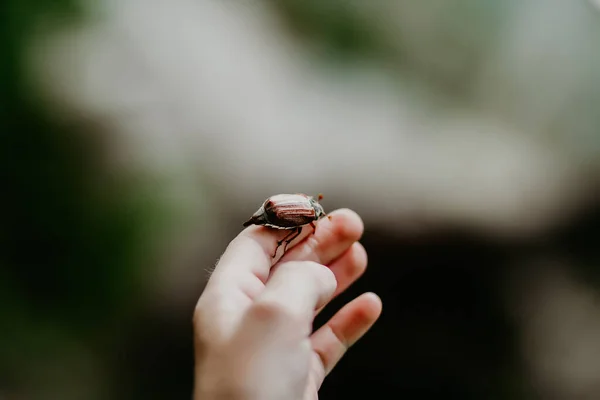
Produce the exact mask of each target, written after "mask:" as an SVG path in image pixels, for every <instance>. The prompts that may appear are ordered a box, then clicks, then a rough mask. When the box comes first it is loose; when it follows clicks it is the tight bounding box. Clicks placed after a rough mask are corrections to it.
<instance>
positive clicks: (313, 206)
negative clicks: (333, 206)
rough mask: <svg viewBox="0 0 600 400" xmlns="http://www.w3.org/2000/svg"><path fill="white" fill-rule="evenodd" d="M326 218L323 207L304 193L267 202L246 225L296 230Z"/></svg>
mask: <svg viewBox="0 0 600 400" xmlns="http://www.w3.org/2000/svg"><path fill="white" fill-rule="evenodd" d="M323 216H325V211H324V210H323V207H322V206H321V205H320V204H319V202H318V201H317V200H315V199H314V198H313V197H312V196H308V195H305V194H302V193H297V194H278V195H275V196H271V197H269V198H268V199H266V200H265V202H264V203H263V204H262V205H261V206H260V208H259V209H258V210H257V211H256V212H255V213H254V215H253V216H252V218H250V219H249V220H248V221H246V222H245V223H244V226H249V225H264V226H268V227H271V228H276V229H294V228H298V227H301V226H304V225H308V224H310V223H311V222H314V221H316V220H318V219H320V218H322V217H323Z"/></svg>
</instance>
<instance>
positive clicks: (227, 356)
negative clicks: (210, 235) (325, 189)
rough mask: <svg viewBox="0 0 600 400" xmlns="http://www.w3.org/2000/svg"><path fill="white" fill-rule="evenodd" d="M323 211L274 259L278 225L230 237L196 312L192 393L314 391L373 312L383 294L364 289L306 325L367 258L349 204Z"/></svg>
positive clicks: (272, 398) (212, 398)
mask: <svg viewBox="0 0 600 400" xmlns="http://www.w3.org/2000/svg"><path fill="white" fill-rule="evenodd" d="M329 215H330V217H331V218H323V219H321V220H319V221H318V222H317V223H316V226H317V228H316V231H315V233H314V234H313V229H312V228H307V229H303V230H302V233H301V235H300V236H299V237H298V238H296V239H295V240H294V241H293V242H292V243H290V245H289V246H288V249H287V252H286V253H285V255H283V257H281V255H279V257H281V259H279V260H273V259H272V255H273V252H274V250H275V247H276V246H277V240H279V239H281V238H280V235H281V234H282V233H281V231H278V230H274V229H269V228H265V227H262V226H250V227H248V228H246V229H244V230H243V231H242V232H241V233H240V234H239V235H238V236H237V237H236V238H235V239H234V240H233V241H232V242H231V243H230V244H229V246H228V247H227V249H226V251H225V253H224V254H223V256H222V257H221V258H220V260H219V262H218V264H217V266H216V268H215V270H214V272H213V274H212V275H211V277H210V279H209V281H208V283H207V286H206V288H205V290H204V292H203V293H202V295H201V296H200V299H199V300H198V304H197V306H196V309H195V312H194V338H195V387H194V399H195V400H217V399H231V400H237V399H244V400H276V399H277V400H279V399H281V400H295V399H298V400H301V399H317V398H318V394H317V392H318V390H319V388H320V387H321V384H322V383H323V380H324V379H325V377H326V376H327V375H328V374H329V373H330V372H331V370H332V369H333V368H334V367H335V365H336V364H337V363H338V362H339V360H340V359H341V358H342V357H343V356H344V354H345V353H346V352H347V350H348V349H349V348H350V347H351V346H352V345H354V344H355V343H356V342H357V341H358V340H359V339H360V338H361V337H362V336H363V335H364V334H365V333H366V332H367V331H368V330H369V329H370V328H371V326H372V325H373V324H374V323H375V321H376V320H377V318H379V315H380V314H381V309H382V304H381V300H380V299H379V297H378V296H377V295H375V294H374V293H364V294H362V295H361V296H359V297H357V298H355V299H354V300H352V301H351V302H349V303H348V304H346V305H345V306H344V307H343V308H342V309H341V310H339V311H338V312H337V313H336V314H335V315H334V316H333V317H332V318H331V319H330V320H329V321H328V322H327V323H326V324H325V325H323V327H321V328H319V329H318V330H317V331H315V332H312V323H313V320H314V317H315V316H316V315H317V314H318V313H319V312H320V311H321V310H322V309H323V307H324V306H326V305H327V303H329V302H330V301H331V300H332V299H333V298H335V297H336V296H337V295H339V294H340V293H342V292H343V291H345V290H346V289H347V288H348V287H349V286H350V285H351V284H352V283H353V282H354V281H356V279H358V278H359V277H360V276H361V275H362V274H363V273H364V271H365V269H366V267H367V253H366V251H365V249H364V248H363V246H362V245H361V244H360V243H359V242H358V240H359V239H360V237H361V236H362V233H363V223H362V220H361V219H360V217H359V216H358V215H357V214H356V213H355V212H353V211H351V210H348V209H341V210H336V211H334V212H332V213H330V214H329ZM280 251H281V250H280ZM275 261H276V262H275ZM274 262H275V264H273V263H274ZM272 264H273V266H272Z"/></svg>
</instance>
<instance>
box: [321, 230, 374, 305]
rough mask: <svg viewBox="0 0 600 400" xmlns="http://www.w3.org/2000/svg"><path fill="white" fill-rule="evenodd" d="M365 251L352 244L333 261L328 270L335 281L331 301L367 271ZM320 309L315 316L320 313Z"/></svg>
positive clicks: (359, 246)
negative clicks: (335, 286)
mask: <svg viewBox="0 0 600 400" xmlns="http://www.w3.org/2000/svg"><path fill="white" fill-rule="evenodd" d="M367 261H368V260H367V251H366V250H365V248H364V247H363V245H362V244H360V243H359V242H354V243H353V244H352V246H350V248H349V249H348V250H346V252H345V253H344V254H342V256H341V257H339V258H338V259H337V260H335V261H334V262H333V263H332V264H331V265H330V266H329V269H330V270H331V272H333V275H334V276H335V280H336V281H337V288H336V289H335V293H334V294H333V296H332V297H331V300H333V299H334V298H335V297H337V296H338V295H339V294H340V293H342V292H344V291H345V290H346V289H348V287H350V285H352V284H353V283H354V282H356V280H357V279H358V278H360V276H361V275H362V274H364V272H365V270H366V269H367ZM322 309H323V307H321V308H320V309H319V310H318V311H317V314H318V313H320V312H321V310H322Z"/></svg>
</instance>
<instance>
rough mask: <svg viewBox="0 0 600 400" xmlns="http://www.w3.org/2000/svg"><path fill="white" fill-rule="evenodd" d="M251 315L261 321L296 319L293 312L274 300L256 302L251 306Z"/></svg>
mask: <svg viewBox="0 0 600 400" xmlns="http://www.w3.org/2000/svg"><path fill="white" fill-rule="evenodd" d="M251 313H252V315H253V317H255V318H257V319H259V320H263V321H292V320H295V319H297V318H298V316H296V315H295V313H294V312H293V310H291V309H289V308H288V307H286V306H285V304H283V303H282V302H279V301H277V300H274V299H262V300H257V301H256V302H255V303H254V304H253V305H252V309H251Z"/></svg>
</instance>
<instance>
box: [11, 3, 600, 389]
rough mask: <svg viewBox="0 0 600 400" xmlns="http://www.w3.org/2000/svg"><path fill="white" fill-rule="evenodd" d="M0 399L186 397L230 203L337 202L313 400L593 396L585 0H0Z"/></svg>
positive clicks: (597, 63) (597, 156)
mask: <svg viewBox="0 0 600 400" xmlns="http://www.w3.org/2000/svg"><path fill="white" fill-rule="evenodd" d="M0 9H1V10H2V11H1V12H0V57H1V58H0V60H1V63H0V135H1V136H0V137H1V142H0V163H1V168H0V171H2V172H1V173H2V178H3V179H2V180H3V182H4V183H5V185H4V190H3V193H2V196H1V199H2V200H1V209H2V210H3V216H4V217H3V221H2V224H1V226H2V230H1V231H0V240H1V241H0V243H1V246H2V247H1V249H0V318H1V320H2V328H1V329H0V332H1V333H0V399H2V400H4V399H7V400H17V399H18V400H22V399H27V400H29V399H32V400H35V399H61V400H69V399H145V400H146V399H163V398H170V399H174V398H190V396H191V391H192V384H193V382H192V372H193V349H192V331H191V318H192V312H193V308H194V305H195V302H196V300H197V298H198V297H199V295H200V294H201V292H202V288H203V286H204V284H205V281H206V277H207V274H208V271H209V270H210V268H211V267H212V266H213V265H214V263H215V261H216V260H217V258H218V257H219V256H220V255H221V253H222V252H223V251H224V249H225V247H226V245H227V243H228V242H229V241H230V240H231V239H232V238H233V237H234V236H235V235H236V234H237V233H238V232H239V231H240V230H241V223H242V222H243V221H244V220H245V219H247V217H248V215H250V214H251V213H252V212H254V211H255V209H256V207H257V204H260V202H261V201H262V200H263V199H264V198H266V197H268V196H269V195H272V194H275V193H288V192H304V193H311V194H313V193H318V192H322V193H324V194H325V200H324V201H323V205H324V207H325V208H326V210H332V209H335V208H338V207H349V208H352V209H354V210H356V211H357V212H358V213H359V214H360V215H361V216H362V217H363V219H364V222H365V234H364V238H363V240H362V242H363V244H364V245H365V247H366V249H367V251H368V254H369V268H368V270H367V272H366V274H365V275H364V276H363V277H362V278H361V279H360V280H359V281H358V282H357V283H356V284H355V285H354V286H352V287H351V288H350V289H349V290H348V292H347V293H345V294H344V295H342V296H341V297H340V298H338V299H336V300H334V302H333V303H332V304H331V305H330V306H329V307H328V308H327V309H326V310H325V312H323V313H322V315H320V316H319V317H318V319H317V321H316V323H317V325H320V324H322V323H324V321H326V319H327V318H329V317H331V316H332V315H333V313H334V312H335V311H336V310H337V309H339V308H340V307H341V306H342V305H343V304H345V303H346V302H347V301H349V300H350V299H352V298H353V297H355V296H357V295H358V294H360V293H362V292H364V291H374V292H376V293H377V294H379V295H380V296H381V298H382V300H383V305H384V307H383V314H382V317H381V319H380V320H379V322H378V323H377V324H376V325H375V327H374V328H373V330H372V331H370V332H369V333H368V334H367V335H366V336H365V337H364V339H363V340H361V341H360V342H359V343H358V344H357V345H356V346H355V347H353V348H352V349H351V350H350V351H349V353H348V354H347V356H346V357H345V358H344V360H342V362H341V363H340V364H339V365H338V366H337V368H336V369H335V370H334V371H333V373H332V374H331V375H330V376H329V377H328V379H326V381H325V383H324V385H323V387H322V390H321V393H320V398H322V399H341V398H346V399H354V398H356V399H359V398H365V397H368V396H371V397H376V398H407V399H429V398H444V399H498V400H500V399H544V400H545V399H551V400H554V399H556V400H566V399H578V400H579V399H590V400H591V399H599V398H600V251H599V250H598V246H599V245H600V196H599V194H600V191H599V186H600V185H599V183H600V179H599V178H600V134H599V133H598V132H599V130H600V113H599V112H598V105H599V104H600V72H599V71H600V52H599V51H598V41H599V40H600V5H599V3H598V2H596V1H592V0H589V1H588V0H585V1H584V0H580V1H573V2H564V1H562V0H544V1H542V0H529V1H517V0H508V1H486V2H481V1H473V0H452V1H447V0H432V1H422V2H416V1H413V2H409V1H395V2H391V1H363V0H327V1H316V0H310V1H303V2H299V1H294V0H251V1H241V0H228V1H224V2H218V1H209V0H206V1H205V0H195V1H192V0H174V1H170V2H158V1H140V0H121V1H108V0H106V1H100V2H80V1H77V0H60V1H45V0H4V1H3V2H2V5H0Z"/></svg>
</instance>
